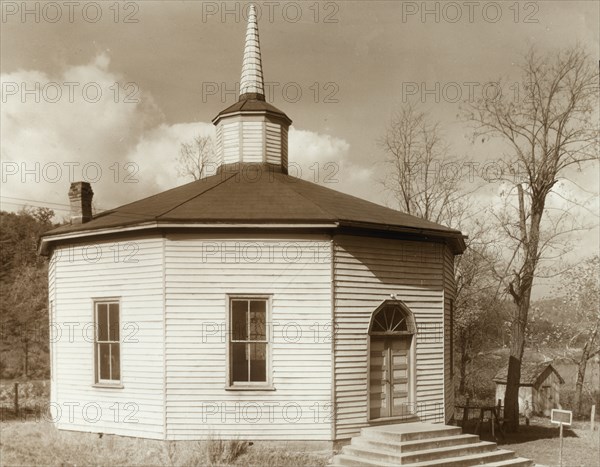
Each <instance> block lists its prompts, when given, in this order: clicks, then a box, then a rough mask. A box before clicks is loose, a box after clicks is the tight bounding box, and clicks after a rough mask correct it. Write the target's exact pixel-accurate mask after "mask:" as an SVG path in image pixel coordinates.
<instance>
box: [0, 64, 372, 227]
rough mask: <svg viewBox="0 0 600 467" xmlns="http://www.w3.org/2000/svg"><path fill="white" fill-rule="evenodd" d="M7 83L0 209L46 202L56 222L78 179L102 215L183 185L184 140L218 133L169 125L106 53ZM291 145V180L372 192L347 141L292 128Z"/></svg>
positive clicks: (11, 77) (15, 76) (7, 78)
mask: <svg viewBox="0 0 600 467" xmlns="http://www.w3.org/2000/svg"><path fill="white" fill-rule="evenodd" d="M1 81H2V91H3V93H2V100H3V105H2V112H1V122H0V123H1V125H2V147H1V156H2V185H3V189H2V209H7V210H16V209H18V208H19V207H20V205H23V204H29V205H48V204H49V205H50V207H53V208H55V210H56V212H57V216H58V218H59V219H60V218H61V217H63V216H66V215H67V212H68V199H67V191H68V188H69V185H70V183H71V182H73V181H78V180H86V181H90V182H91V183H92V187H93V190H94V193H95V195H94V199H95V205H96V206H97V207H99V208H101V209H110V208H113V207H116V206H118V205H121V204H125V203H129V202H131V201H135V200H137V199H140V198H143V197H145V196H149V195H152V194H154V193H157V192H160V191H163V190H166V189H169V188H172V187H174V186H177V185H181V184H183V183H185V182H187V181H188V180H186V179H183V178H181V177H178V174H177V166H176V160H177V157H178V155H179V148H180V144H181V142H184V141H190V140H192V139H193V138H194V137H195V136H197V135H198V134H201V135H204V136H208V135H210V136H214V126H213V125H212V123H209V122H190V123H176V124H172V125H169V124H167V123H165V121H164V117H163V115H162V113H161V111H160V109H159V108H157V106H156V105H155V104H154V102H153V100H152V97H151V96H149V95H147V94H145V93H144V92H143V90H139V89H137V88H136V87H135V84H130V85H128V86H126V87H125V88H123V85H124V81H125V80H124V78H123V77H122V76H121V75H120V74H119V73H118V72H115V71H114V70H112V69H111V68H110V57H109V56H108V55H106V54H101V55H98V56H97V57H95V58H94V60H92V61H91V62H90V63H88V64H86V65H79V66H71V67H67V68H65V69H64V70H63V71H62V72H61V73H60V74H58V75H56V76H50V75H48V74H46V73H43V72H40V71H35V70H19V71H16V72H14V73H7V74H2V76H1ZM115 83H121V85H122V87H121V88H117V87H116V86H115ZM98 90H100V95H98V96H97V94H98V93H97V91H98ZM28 91H32V92H30V93H28ZM289 146H290V147H289V159H290V173H291V174H292V175H296V176H299V177H301V178H303V179H306V180H310V181H313V182H317V183H320V184H323V185H324V186H328V187H330V188H334V189H336V190H340V191H345V192H348V193H352V194H355V195H357V196H361V194H365V195H366V194H367V193H369V192H372V190H370V189H369V188H368V185H367V184H365V183H364V182H365V181H367V180H368V179H369V177H370V175H371V169H370V168H362V167H358V166H356V165H355V164H351V163H349V162H348V161H347V156H348V152H349V150H350V145H349V143H348V142H347V141H345V140H343V139H339V138H336V137H333V136H330V135H326V134H319V133H315V132H310V131H303V130H298V129H295V128H292V129H291V130H290V135H289ZM23 200H31V201H23ZM50 203H51V204H50Z"/></svg>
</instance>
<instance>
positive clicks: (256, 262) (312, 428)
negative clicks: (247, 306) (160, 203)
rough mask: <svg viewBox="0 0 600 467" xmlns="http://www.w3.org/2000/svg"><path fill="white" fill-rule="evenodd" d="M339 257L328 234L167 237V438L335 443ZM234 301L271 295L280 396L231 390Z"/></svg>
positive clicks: (273, 358)
mask: <svg viewBox="0 0 600 467" xmlns="http://www.w3.org/2000/svg"><path fill="white" fill-rule="evenodd" d="M330 252H331V242H330V239H329V237H327V236H323V235H301V236H288V237H284V238H272V239H270V238H264V237H261V236H258V235H254V234H247V235H245V236H244V237H243V238H240V237H239V236H238V237H235V236H232V235H230V236H218V237H217V236H208V235H188V234H169V235H167V237H166V255H165V267H166V271H165V272H166V289H165V290H166V297H165V298H166V307H167V308H166V309H167V312H166V374H167V385H166V423H167V437H168V439H198V438H206V437H207V436H209V434H210V433H213V434H218V435H219V436H221V437H224V438H232V437H239V438H250V439H289V440H291V439H296V440H309V439H313V440H329V439H331V435H332V420H331V413H332V410H331V407H332V405H331V392H332V382H331V367H332V356H331V347H332V343H331V313H332V311H331V293H332V292H331V254H330ZM228 294H260V295H267V296H270V297H271V317H270V320H269V322H270V331H271V332H270V333H269V334H270V335H271V341H270V355H271V365H270V366H271V374H272V382H273V386H274V388H275V390H272V391H258V390H242V391H231V390H226V389H225V387H226V384H227V381H226V378H227V376H226V375H227V371H226V369H227V338H228V336H227V311H228V298H227V297H228Z"/></svg>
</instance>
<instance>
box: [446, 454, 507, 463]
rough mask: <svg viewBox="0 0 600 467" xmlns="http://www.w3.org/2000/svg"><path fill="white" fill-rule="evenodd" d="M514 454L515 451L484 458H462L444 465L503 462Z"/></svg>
mask: <svg viewBox="0 0 600 467" xmlns="http://www.w3.org/2000/svg"><path fill="white" fill-rule="evenodd" d="M513 456H514V453H512V452H508V453H502V452H501V453H498V454H496V455H494V456H493V457H485V458H482V459H460V460H455V461H451V462H444V467H470V466H472V465H481V464H489V463H493V462H501V461H505V460H507V459H510V458H512V457H513Z"/></svg>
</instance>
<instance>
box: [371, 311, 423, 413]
mask: <svg viewBox="0 0 600 467" xmlns="http://www.w3.org/2000/svg"><path fill="white" fill-rule="evenodd" d="M390 302H391V303H390ZM414 334H415V326H414V320H413V317H412V313H410V311H409V310H408V308H406V306H404V305H403V304H401V303H400V302H398V301H396V300H394V301H388V302H386V303H384V304H383V305H382V306H380V307H379V308H378V309H377V310H376V312H375V313H374V314H373V318H372V322H371V326H370V330H369V339H370V342H369V345H370V349H369V418H370V419H371V420H376V419H382V418H392V417H403V416H407V415H411V414H413V413H414V395H413V393H414V388H413V386H414V381H413V378H414V369H413V366H414V365H413V364H414V361H413V360H414V357H413V349H412V346H413V341H414Z"/></svg>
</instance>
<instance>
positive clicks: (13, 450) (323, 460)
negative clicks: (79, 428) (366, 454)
mask: <svg viewBox="0 0 600 467" xmlns="http://www.w3.org/2000/svg"><path fill="white" fill-rule="evenodd" d="M292 449H293V448H291V449H290V448H286V447H285V446H284V445H283V444H282V443H273V444H272V445H270V444H269V443H257V444H256V445H251V446H247V445H246V443H244V442H241V441H232V442H228V441H221V440H218V439H213V440H209V441H204V442H199V441H170V442H165V441H153V440H146V439H138V438H127V437H122V436H112V435H104V436H103V437H102V438H100V437H99V436H98V435H97V434H92V433H78V432H67V431H59V430H57V429H56V428H55V427H54V426H53V425H52V424H51V423H49V422H46V421H17V420H15V421H6V422H2V423H0V465H2V466H33V465H35V466H46V465H51V466H61V467H74V466H91V465H93V466H111V465H114V466H116V465H118V466H173V467H175V466H177V467H180V466H181V467H184V466H227V465H243V466H248V467H250V466H257V467H258V466H260V467H282V466H298V467H300V466H302V467H309V466H310V467H319V466H325V465H327V462H328V460H329V458H330V457H331V454H330V452H327V451H322V452H310V451H297V452H295V451H293V450H292Z"/></svg>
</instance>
